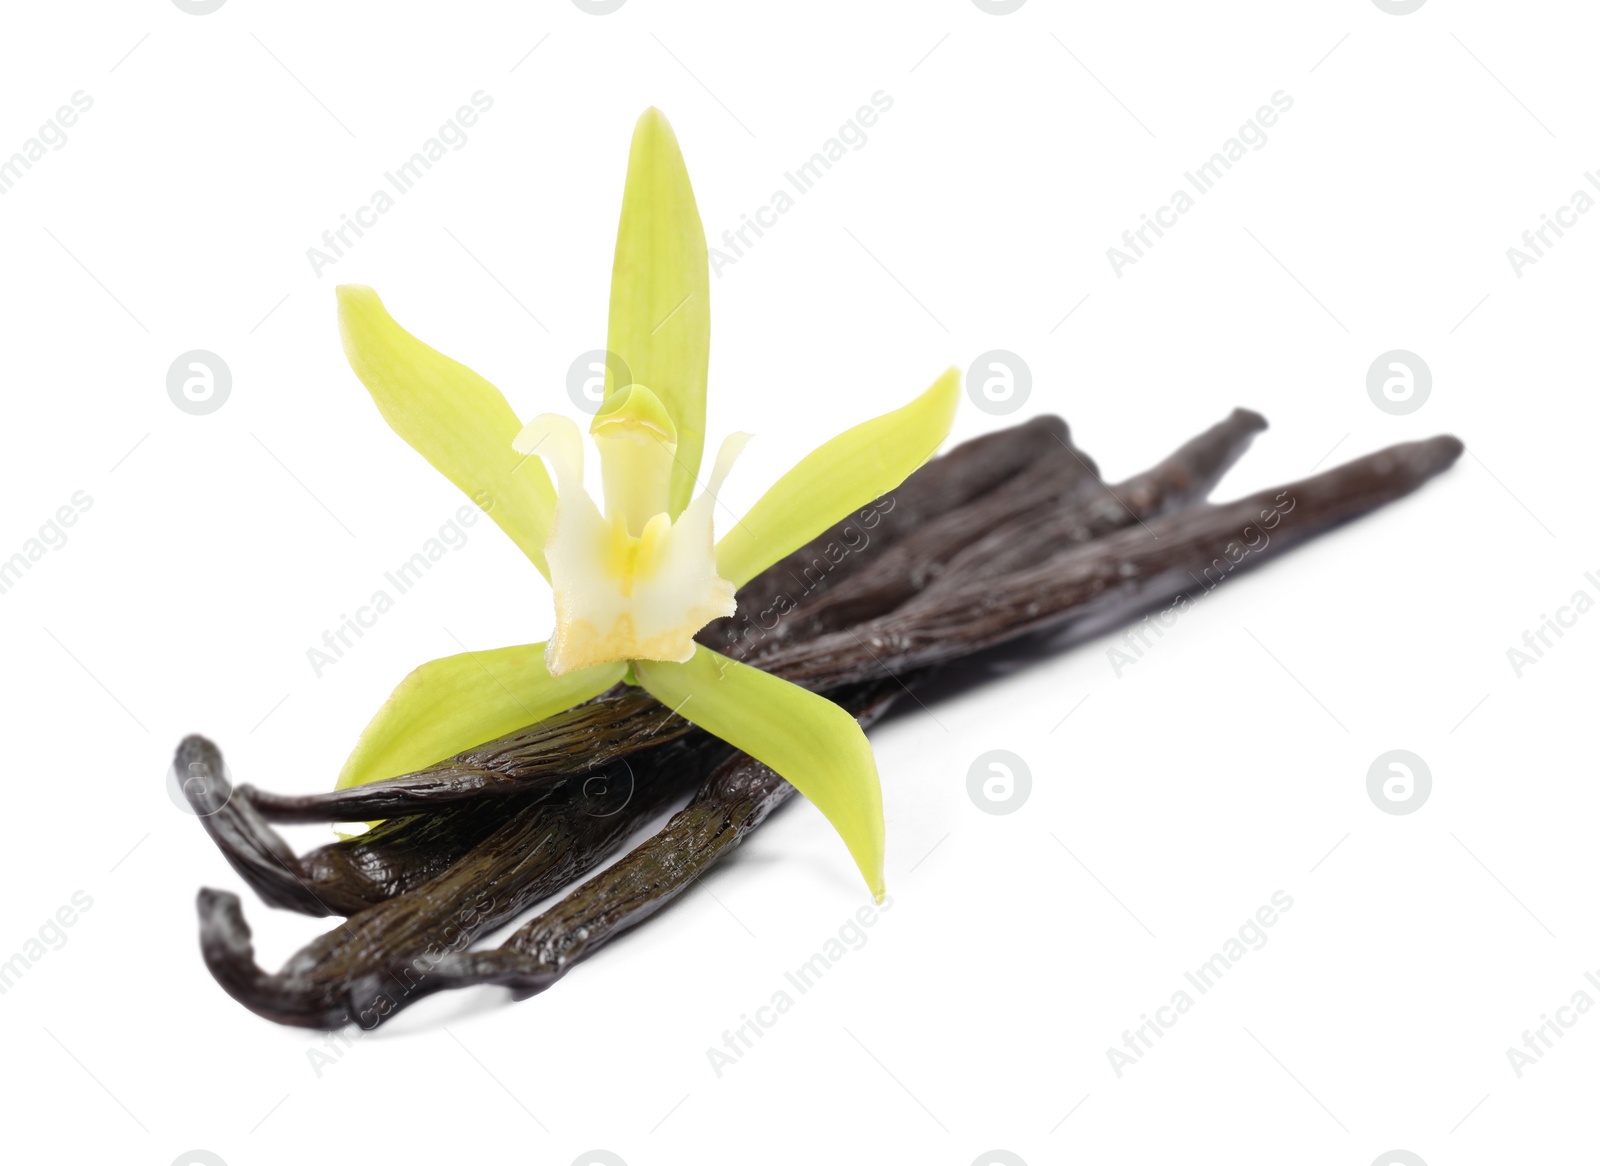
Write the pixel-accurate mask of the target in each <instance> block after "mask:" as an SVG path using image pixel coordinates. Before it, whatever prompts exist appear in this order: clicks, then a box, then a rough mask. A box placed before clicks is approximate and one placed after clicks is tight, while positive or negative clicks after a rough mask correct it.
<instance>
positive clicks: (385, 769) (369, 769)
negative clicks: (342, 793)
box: [335, 644, 627, 789]
mask: <svg viewBox="0 0 1600 1166" xmlns="http://www.w3.org/2000/svg"><path fill="white" fill-rule="evenodd" d="M626 670H627V669H626V666H625V665H622V664H606V665H602V666H600V667H597V668H585V669H583V670H582V671H578V672H569V673H568V674H567V675H565V676H562V677H560V678H559V679H557V678H555V677H552V676H551V675H550V673H549V672H548V671H547V670H546V669H545V666H544V645H543V644H519V645H517V646H515V647H511V648H495V649H492V650H490V651H486V652H463V653H461V654H460V655H458V656H445V657H443V658H442V659H439V660H430V661H429V662H428V663H426V664H424V665H422V666H421V667H420V668H417V669H415V670H413V671H412V673H411V674H410V675H409V676H407V677H406V678H405V679H404V680H402V681H401V682H400V684H399V687H397V688H396V689H395V690H394V692H393V693H391V694H390V696H389V699H388V700H387V701H385V702H384V705H383V707H382V708H380V709H379V710H378V715H377V716H375V717H373V718H372V721H371V723H370V724H368V725H367V727H366V728H365V729H363V730H362V732H361V739H360V740H359V741H357V742H356V747H355V750H354V751H353V752H352V753H351V754H350V759H349V760H348V761H346V762H345V763H344V768H343V769H342V770H340V771H339V782H338V785H337V786H336V787H335V788H337V789H346V788H348V787H349V786H352V785H362V784H363V783H365V782H369V781H379V780H381V779H383V778H386V777H397V776H399V775H400V774H402V773H415V772H416V771H417V770H419V769H423V768H425V767H426V766H429V765H432V764H433V763H434V762H436V761H443V760H444V759H445V758H447V757H453V756H454V755H455V754H457V753H460V752H461V751H462V750H463V749H470V748H472V747H473V746H474V745H481V744H483V742H485V741H492V740H494V739H495V738H496V737H502V736H504V735H505V734H507V733H510V732H513V731H515V730H517V729H520V728H522V727H523V726H524V725H531V724H534V723H535V722H537V721H542V720H544V718H546V717H549V716H554V715H555V714H556V713H559V712H564V711H565V710H567V709H569V708H572V707H573V706H574V705H579V704H582V703H583V702H584V701H586V700H588V699H590V698H591V697H596V696H599V695H600V694H601V693H602V692H604V691H605V690H606V689H608V688H610V687H611V686H612V685H613V684H615V683H616V682H617V681H619V680H621V679H622V674H623V673H624V672H625V671H626Z"/></svg>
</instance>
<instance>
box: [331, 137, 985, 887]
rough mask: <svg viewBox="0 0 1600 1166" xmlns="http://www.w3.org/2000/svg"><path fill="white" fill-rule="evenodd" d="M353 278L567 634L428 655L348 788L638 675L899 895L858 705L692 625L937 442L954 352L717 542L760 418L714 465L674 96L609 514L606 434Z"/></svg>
mask: <svg viewBox="0 0 1600 1166" xmlns="http://www.w3.org/2000/svg"><path fill="white" fill-rule="evenodd" d="M338 296H339V323H340V330H341V333H342V335H343V339H344V348H345V354H346V355H347V356H348V358H349V360H350V365H351V367H352V368H353V369H354V370H355V372H356V375H357V376H358V377H359V378H360V379H361V381H362V383H363V384H365V385H366V387H367V389H368V390H369V391H370V392H371V394H372V397H373V399H374V401H376V402H377V405H378V409H379V411H380V412H381V413H382V414H383V417H384V419H385V420H386V421H387V422H388V423H389V425H390V426H391V427H392V428H393V429H394V430H395V432H397V433H398V434H400V436H401V437H403V438H404V439H405V440H406V441H407V442H409V443H410V444H411V445H412V447H413V448H415V449H416V450H417V451H418V452H419V453H421V454H422V455H423V456H424V457H425V458H427V459H428V461H429V462H431V463H432V464H433V466H434V467H435V468H436V469H438V470H439V471H440V472H441V473H443V474H444V475H445V476H446V477H448V478H449V479H450V480H451V481H452V482H454V483H455V484H456V485H457V486H459V487H460V488H461V489H462V490H463V491H465V492H466V493H467V495H468V496H469V497H471V498H473V499H474V501H476V502H478V504H479V505H480V506H483V507H484V508H485V509H486V510H487V512H488V514H489V516H490V517H491V518H493V519H494V520H495V522H496V523H498V524H499V525H500V527H501V528H502V529H503V530H504V531H505V532H506V533H507V534H508V535H510V536H511V538H512V540H513V541H514V542H515V543H516V544H517V546H518V547H520V548H521V549H522V551H523V553H524V554H526V555H527V556H528V558H529V559H530V560H532V562H533V565H534V566H535V567H536V568H538V569H539V571H540V572H541V573H542V574H543V575H544V576H545V577H546V578H547V579H548V580H549V581H550V584H551V587H552V590H553V591H554V595H555V614H556V627H555V631H554V633H553V634H552V636H551V637H550V639H549V640H548V641H547V642H544V643H537V644H523V645H517V646H513V647H508V648H498V649H494V650H490V651H481V652H464V653H461V654H460V655H456V656H447V657H444V658H443V659H440V660H434V661H432V662H430V663H427V664H424V665H422V666H421V667H420V668H417V669H416V670H415V671H413V672H412V673H411V674H410V675H409V676H407V677H406V678H405V679H404V680H403V681H402V682H401V683H400V685H399V687H397V688H396V689H395V690H394V693H393V694H392V695H391V696H390V697H389V700H388V701H387V702H386V703H385V704H384V706H383V707H382V708H381V709H379V711H378V713H377V715H376V716H375V717H374V718H373V720H372V722H371V723H370V724H369V725H368V726H367V728H366V729H365V731H363V733H362V734H361V738H360V740H359V741H358V742H357V743H356V747H355V750H354V751H353V752H352V753H351V755H350V758H349V760H348V761H346V763H345V766H344V769H343V771H342V772H341V773H340V775H339V787H340V788H344V787H347V786H351V785H358V784H360V783H363V782H368V781H376V780H379V779H382V778H387V777H394V776H398V775H400V774H404V773H410V772H414V771H416V770H418V769H422V768H424V767H426V766H428V765H431V764H434V763H435V762H438V761H441V760H444V759H445V758H447V757H450V756H452V755H454V754H456V753H459V752H461V751H463V750H465V749H470V748H472V747H473V746H475V745H478V744H481V743H482V742H484V741H488V740H492V739H494V738H496V737H500V736H503V735H505V734H506V733H509V732H512V731H514V730H516V729H519V728H521V727H523V726H525V725H528V724H531V723H534V722H537V721H539V720H542V719H544V718H545V717H548V716H552V715H554V714H556V713H558V712H562V711H564V710H566V709H569V708H572V707H573V706H575V705H578V704H581V703H583V702H584V701H587V700H590V699H592V698H593V697H596V696H598V695H600V694H601V693H603V692H605V691H606V690H608V689H610V688H611V687H612V686H614V685H615V684H617V683H618V682H620V681H626V682H628V683H632V684H638V685H640V686H642V687H643V688H644V689H645V690H646V691H647V692H649V693H650V694H651V695H653V696H654V697H656V698H657V699H658V700H660V701H661V702H662V703H663V704H665V705H666V706H667V707H668V708H671V709H673V710H675V711H676V712H677V713H678V714H679V715H680V716H682V717H684V718H685V719H686V720H688V721H690V722H692V723H693V724H695V725H698V726H699V727H700V728H702V729H704V730H706V731H707V732H709V733H711V734H713V735H714V736H717V737H720V738H722V739H723V740H725V741H727V742H729V743H730V744H732V745H734V746H735V747H737V748H739V749H742V750H743V751H744V752H746V753H748V754H750V755H751V756H752V757H755V758H756V759H757V760H759V761H761V762H763V763H764V764H766V765H768V766H770V767H771V768H772V769H774V770H776V771H777V772H778V773H779V774H781V775H782V776H783V777H784V778H785V779H786V780H788V781H789V782H790V783H791V784H793V785H794V786H795V787H796V788H797V789H798V790H800V792H801V793H803V794H805V795H806V797H807V798H808V799H810V801H811V802H812V803H813V804H815V805H816V806H817V807H818V808H819V809H820V810H821V811H822V812H823V814H824V815H826V817H827V818H828V820H829V822H830V823H832V825H833V826H834V828H835V829H836V830H837V831H838V832H839V834H840V836H841V837H842V838H843V840H844V842H845V844H846V845H847V846H848V847H849V849H850V853H851V855H852V856H853V857H854V859H855V861H856V864H857V866H858V867H859V868H860V870H861V873H862V875H863V876H864V877H865V878H866V881H867V885H868V887H869V888H870V889H871V890H872V893H873V894H874V896H876V897H878V898H882V896H883V890H884V888H883V798H882V792H881V790H880V787H879V784H878V772H877V767H876V766H875V764H874V763H873V759H872V751H871V748H870V747H869V746H868V744H867V740H866V736H865V734H863V733H862V731H861V729H860V727H859V726H858V725H857V724H856V722H855V720H854V719H853V718H852V717H851V716H850V715H849V714H848V713H846V712H845V711H844V710H843V709H841V708H840V707H839V706H838V705H836V704H834V703H833V702H832V701H830V700H827V699H826V698H825V697H821V696H818V695H816V694H815V693H811V692H808V691H806V690H805V689H803V688H800V687H798V686H796V685H793V684H790V683H789V682H787V681H785V680H781V679H779V678H777V677H775V676H772V675H770V674H768V673H766V672H763V671H761V670H759V669H756V668H752V667H749V666H748V665H745V664H741V663H738V662H737V661H734V660H732V659H729V658H728V657H726V656H723V655H720V654H719V653H717V652H714V651H712V650H711V649H709V648H706V647H704V646H703V645H700V644H697V643H696V642H695V640H694V636H695V634H696V633H697V632H699V631H700V630H701V629H702V628H703V627H705V625H706V624H708V623H710V622H711V621H712V620H714V619H716V618H718V617H720V616H725V615H731V614H732V613H733V611H734V593H735V590H736V589H737V588H739V587H741V586H743V585H744V584H745V583H746V582H748V581H749V580H750V579H751V578H753V577H754V576H755V575H757V574H759V573H760V572H761V571H763V570H765V569H766V568H767V567H768V566H770V565H771V564H773V563H775V562H777V561H778V560H779V559H781V558H783V557H784V556H785V555H787V554H789V553H790V552H791V551H793V550H795V549H797V548H798V547H800V546H803V545H804V544H805V543H807V542H809V541H810V540H811V539H813V538H815V537H816V536H817V535H819V534H821V533H822V532H823V531H824V530H826V529H827V528H828V527H830V526H832V525H833V524H834V523H835V522H837V521H838V520H839V519H841V518H843V517H844V516H845V515H847V514H849V513H850V512H851V511H853V510H855V509H857V508H859V507H861V506H864V505H866V504H868V503H870V502H872V501H873V500H874V499H876V498H878V497H879V496H880V495H882V494H884V493H885V492H887V491H889V490H891V489H893V488H894V487H895V486H897V485H899V484H900V482H902V481H903V480H904V479H905V478H906V477H907V475H909V474H910V473H911V472H912V471H913V470H915V469H916V468H917V467H918V466H920V465H921V464H922V463H923V462H924V461H926V460H927V459H928V458H929V457H930V456H932V454H933V452H934V451H935V450H936V449H937V448H938V446H939V444H940V442H942V441H943V440H944V437H945V435H946V433H947V432H948V431H949V428H950V421H951V418H952V416H953V415H954V412H955V406H956V401H957V397H958V393H959V377H958V374H957V372H956V370H954V369H950V370H948V371H946V372H945V373H944V375H942V376H941V377H940V378H939V379H938V380H937V381H935V382H934V384H933V386H932V387H930V388H929V389H928V390H927V391H926V392H924V393H923V394H922V395H921V396H919V397H917V398H915V399H914V400H913V401H911V402H910V403H909V404H907V405H905V406H903V407H902V408H900V409H898V410H895V411H894V412H892V413H887V414H884V415H883V416H881V417H877V418H874V419H873V420H871V421H867V422H864V423H862V424H860V425H857V426H856V427H855V428H853V429H849V430H847V431H845V432H844V433H841V434H840V435H839V436H837V437H835V438H833V439H832V440H830V441H828V442H825V443H824V444H823V445H822V446H820V447H819V448H818V449H816V450H815V451H813V452H812V453H810V454H809V455H807V456H806V457H805V458H803V459H802V460H801V461H800V463H799V464H798V465H796V466H795V467H794V468H793V469H791V470H790V471H789V472H788V473H786V474H784V475H783V476H782V477H781V478H779V480H778V481H777V482H776V483H775V484H774V485H773V486H772V487H771V489H769V490H768V491H767V492H766V493H765V494H764V495H763V496H762V497H761V498H760V499H759V500H758V501H757V502H756V504H755V505H754V506H753V507H752V508H751V509H750V511H749V512H748V513H747V514H745V515H744V516H743V517H742V518H740V519H739V520H738V521H737V522H735V523H734V524H733V525H732V527H731V529H729V530H727V531H726V532H725V533H724V534H723V536H722V537H721V539H717V538H716V537H715V530H714V527H715V521H714V520H715V517H716V516H715V514H714V513H713V510H714V507H715V505H716V499H717V491H718V490H719V489H720V488H721V486H722V482H723V479H724V478H725V477H726V476H727V474H728V472H729V470H730V469H731V468H732V466H733V463H734V460H735V458H737V457H738V454H739V452H740V450H741V449H742V448H743V447H744V444H745V442H746V441H747V440H748V435H746V434H742V433H736V434H733V435H731V436H729V437H727V438H726V439H725V440H724V441H723V442H722V445H721V448H720V450H719V451H718V454H717V457H716V460H715V463H714V465H713V468H712V470H711V472H710V474H709V475H708V477H707V479H706V481H705V482H704V483H699V482H698V474H699V471H700V464H701V455H702V452H703V449H704V445H705V391H706V372H707V367H708V358H709V352H710V335H711V333H710V328H711V325H710V289H709V284H708V270H707V252H706V241H705V232H704V230H703V229H702V227H701V223H700V214H699V211H698V210H697V209H696V207H695V201H694V192H693V190H692V189H691V188H690V185H689V176H688V173H687V171H686V170H685V168H684V164H683V156H682V154H681V153H680V151H679V149H678V143H677V139H676V137H675V136H674V135H673V132H672V128H671V126H669V125H668V124H667V120H666V118H665V117H663V116H662V115H661V113H660V112H659V111H658V110H655V109H650V110H647V111H645V113H644V114H643V116H641V117H640V118H639V122H638V125H637V126H636V127H635V129H634V134H633V144H632V148H631V150H630V152H629V157H628V174H627V180H626V185H625V188H624V191H623V200H622V218H621V222H620V224H619V226H618V230H617V248H616V257H615V262H614V264H613V267H612V277H611V313H610V328H609V335H608V337H607V348H608V350H609V351H610V352H611V353H614V354H615V355H616V356H617V357H619V358H620V360H618V361H617V362H615V366H616V367H618V368H626V369H628V370H631V373H632V382H631V383H629V384H625V385H619V384H614V383H612V381H613V377H614V375H615V374H614V372H613V362H610V361H608V362H607V382H606V396H605V399H604V401H603V403H602V405H601V408H600V411H599V412H598V413H597V414H596V415H595V417H594V420H593V423H592V424H591V426H590V434H591V436H592V438H593V441H594V444H595V447H596V449H597V450H598V452H599V457H600V467H601V477H602V482H603V486H604V502H605V509H604V512H603V513H602V511H601V509H600V507H599V506H598V505H597V504H596V503H595V501H594V500H593V499H592V498H590V497H589V495H588V494H587V493H586V492H585V490H584V486H583V463H584V454H583V447H584V443H583V438H582V435H581V433H580V432H579V430H578V427H577V426H576V425H575V424H574V423H573V422H572V421H571V420H570V419H568V418H566V417H562V416H559V415H557V414H543V415H541V416H538V417H535V418H534V419H533V420H532V421H531V422H529V423H528V424H527V425H523V424H522V423H521V422H519V421H518V419H517V417H516V414H515V413H513V412H512V410H511V407H510V405H508V404H507V403H506V400H505V398H504V397H503V396H502V395H501V394H500V392H499V390H498V389H496V388H495V387H494V386H493V385H491V384H490V383H489V382H488V381H486V380H484V379H483V378H482V377H480V376H478V374H476V373H475V372H473V371H472V370H471V369H469V368H467V367H466V366H464V365H461V364H458V363H456V362H455V361H453V360H451V359H450V358H449V357H447V356H445V355H443V354H442V353H439V352H436V351H435V350H433V349H432V348H429V347H428V346H427V345H425V344H423V343H422V342H421V341H419V340H417V339H416V338H415V337H414V336H412V335H411V334H409V333H408V332H406V331H405V330H404V329H402V328H401V327H400V326H399V325H398V324H396V323H395V321H394V320H393V319H392V318H391V317H390V316H389V314H388V312H387V311H385V310H384V307H383V304H382V303H381V302H380V301H379V299H378V296H377V294H376V293H375V292H374V291H372V289H370V288H365V287H353V286H346V287H341V288H339V289H338ZM544 466H548V467H549V469H550V470H551V471H553V473H554V475H555V485H554V486H552V484H551V481H550V477H549V475H548V474H547V473H546V472H545V469H544ZM697 485H698V486H699V488H698V490H697Z"/></svg>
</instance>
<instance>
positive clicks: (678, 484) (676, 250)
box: [606, 108, 711, 518]
mask: <svg viewBox="0 0 1600 1166" xmlns="http://www.w3.org/2000/svg"><path fill="white" fill-rule="evenodd" d="M606 347H607V348H608V349H609V350H610V351H611V352H612V353H614V354H615V355H617V356H619V357H621V358H622V361H623V363H624V364H626V365H627V367H628V369H629V370H630V371H631V372H632V374H633V379H634V381H635V382H636V383H638V384H641V385H644V386H646V387H647V388H649V389H650V390H651V391H652V392H653V393H655V395H656V396H657V397H659V398H661V402H662V404H664V405H665V406H666V408H667V413H668V414H669V415H670V416H671V418H672V423H673V426H674V427H675V428H676V430H677V439H678V448H677V453H676V457H677V461H676V463H675V464H674V466H673V471H672V491H671V503H672V504H671V514H672V516H673V517H674V518H676V517H677V516H678V514H679V513H680V512H681V511H682V510H683V508H684V507H685V506H687V505H688V504H689V498H690V495H691V494H692V492H693V490H694V481H695V475H696V474H697V473H698V472H699V470H700V453H701V450H702V449H704V447H705V441H706V366H707V362H708V361H709V360H710V353H711V286H710V273H709V269H708V266H707V259H706V233H705V230H704V229H703V228H702V227H701V225H700V212H699V210H697V209H696V207H695V202H694V191H693V190H692V189H691V188H690V186H689V172H688V171H687V170H686V169H685V168H684V165H683V154H682V152H681V151H679V149H678V139H677V137H676V136H675V135H674V134H673V132H672V127H671V126H670V125H668V124H667V119H666V117H665V116H663V115H662V113H661V111H660V110H659V109H655V108H651V109H647V110H645V111H644V113H643V114H642V115H641V116H640V118H639V122H638V124H637V125H635V126H634V129H633V145H632V147H631V148H630V149H629V151H628V179H627V185H626V187H625V188H624V189H623V192H622V220H621V222H620V223H619V224H618V226H617V253H616V260H615V262H614V264H613V265H612V269H611V323H610V328H609V330H608V332H607V335H606ZM623 387H624V386H622V385H618V384H613V383H612V370H611V366H610V362H607V366H606V393H607V395H610V394H611V393H612V392H614V391H615V390H617V389H620V388H623Z"/></svg>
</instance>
